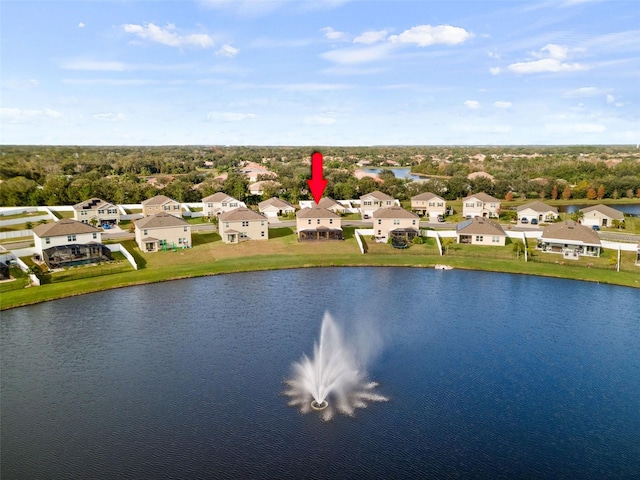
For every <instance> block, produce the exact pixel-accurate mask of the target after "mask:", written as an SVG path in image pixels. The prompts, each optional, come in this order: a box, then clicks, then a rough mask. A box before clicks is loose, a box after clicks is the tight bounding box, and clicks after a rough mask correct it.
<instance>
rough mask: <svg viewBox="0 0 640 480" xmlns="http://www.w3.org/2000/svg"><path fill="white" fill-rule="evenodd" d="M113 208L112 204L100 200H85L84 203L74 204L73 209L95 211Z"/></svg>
mask: <svg viewBox="0 0 640 480" xmlns="http://www.w3.org/2000/svg"><path fill="white" fill-rule="evenodd" d="M110 207H114V208H115V205H114V204H113V203H109V202H107V201H105V200H102V199H101V198H96V197H94V198H90V199H89V200H85V201H84V202H80V203H76V204H75V205H74V206H73V208H74V209H75V210H96V209H98V208H110Z"/></svg>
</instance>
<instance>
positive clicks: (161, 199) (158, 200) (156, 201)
mask: <svg viewBox="0 0 640 480" xmlns="http://www.w3.org/2000/svg"><path fill="white" fill-rule="evenodd" d="M169 202H176V203H178V202H177V201H176V200H173V199H172V198H169V197H167V196H166V195H156V196H155V197H151V198H148V199H146V200H145V201H143V202H142V205H164V204H165V203H169Z"/></svg>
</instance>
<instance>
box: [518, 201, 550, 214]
mask: <svg viewBox="0 0 640 480" xmlns="http://www.w3.org/2000/svg"><path fill="white" fill-rule="evenodd" d="M528 208H530V209H531V210H533V211H534V212H541V213H544V212H554V213H558V209H557V208H556V207H552V206H551V205H547V204H546V203H544V202H540V201H535V202H529V203H525V204H524V205H520V206H519V207H518V208H517V211H518V212H521V211H523V210H527V209H528Z"/></svg>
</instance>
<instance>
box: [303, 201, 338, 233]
mask: <svg viewBox="0 0 640 480" xmlns="http://www.w3.org/2000/svg"><path fill="white" fill-rule="evenodd" d="M296 229H297V231H298V240H299V241H302V240H343V239H344V237H343V234H342V218H340V215H338V214H337V213H335V212H332V211H331V210H328V209H326V208H322V207H319V206H315V207H311V208H303V209H302V210H298V212H297V213H296Z"/></svg>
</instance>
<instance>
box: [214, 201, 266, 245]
mask: <svg viewBox="0 0 640 480" xmlns="http://www.w3.org/2000/svg"><path fill="white" fill-rule="evenodd" d="M218 231H219V232H220V237H222V241H223V242H224V243H240V242H244V241H247V240H269V221H268V220H267V217H265V216H264V215H262V214H260V213H258V212H254V211H253V210H249V209H248V208H246V207H240V208H236V209H235V210H231V211H230V212H226V213H223V214H222V215H220V216H219V217H218Z"/></svg>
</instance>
